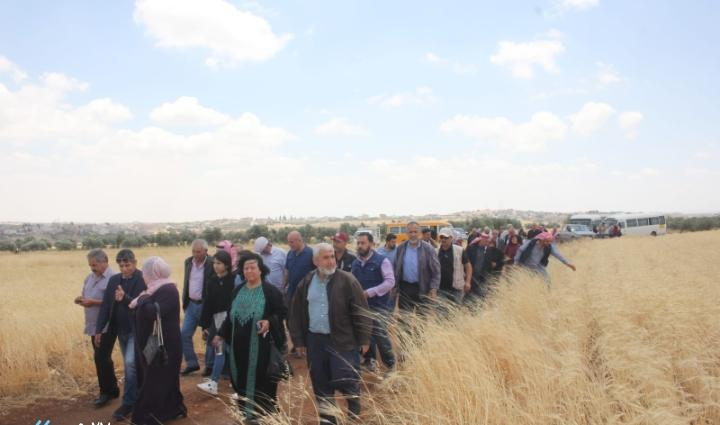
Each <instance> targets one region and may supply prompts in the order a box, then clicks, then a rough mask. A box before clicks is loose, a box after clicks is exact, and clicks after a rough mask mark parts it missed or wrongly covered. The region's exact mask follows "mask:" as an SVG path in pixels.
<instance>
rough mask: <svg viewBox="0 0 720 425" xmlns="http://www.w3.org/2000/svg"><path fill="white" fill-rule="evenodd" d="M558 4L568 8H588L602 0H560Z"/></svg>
mask: <svg viewBox="0 0 720 425" xmlns="http://www.w3.org/2000/svg"><path fill="white" fill-rule="evenodd" d="M557 3H558V6H559V7H560V8H562V9H567V10H587V9H592V8H593V7H596V6H597V5H598V4H600V0H558V2H557Z"/></svg>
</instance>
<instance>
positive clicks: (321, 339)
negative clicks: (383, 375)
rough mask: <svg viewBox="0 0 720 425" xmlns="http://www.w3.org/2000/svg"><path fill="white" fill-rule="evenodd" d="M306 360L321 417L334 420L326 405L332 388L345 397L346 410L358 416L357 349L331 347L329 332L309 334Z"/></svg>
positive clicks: (330, 400) (331, 398)
mask: <svg viewBox="0 0 720 425" xmlns="http://www.w3.org/2000/svg"><path fill="white" fill-rule="evenodd" d="M306 345H307V362H308V367H309V369H310V380H311V381H312V386H313V392H314V393H315V398H316V399H317V401H318V405H319V408H320V418H321V419H323V420H325V421H327V422H330V423H333V424H335V423H337V419H336V418H335V416H334V415H333V414H332V413H330V412H329V411H328V410H327V408H324V406H325V405H327V404H334V402H333V397H334V395H335V391H336V390H337V391H340V392H341V393H342V394H343V395H345V396H346V397H347V402H348V412H349V413H350V415H351V416H359V415H360V372H359V369H360V351H359V348H358V349H354V350H350V351H337V350H335V349H334V348H333V347H332V340H331V339H330V335H321V334H314V333H308V334H307V337H306Z"/></svg>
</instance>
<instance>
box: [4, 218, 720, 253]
mask: <svg viewBox="0 0 720 425" xmlns="http://www.w3.org/2000/svg"><path fill="white" fill-rule="evenodd" d="M508 224H512V225H513V226H515V228H517V229H519V228H520V227H521V223H520V221H519V220H517V219H513V218H508V217H473V218H468V219H466V220H464V221H453V222H451V225H452V226H453V227H460V228H463V229H465V230H467V231H470V230H472V229H483V228H485V227H489V228H491V229H503V228H504V227H505V226H506V225H508ZM540 224H542V223H540ZM555 224H556V223H546V224H545V225H546V227H548V228H550V227H553V226H554V225H555ZM667 226H668V229H669V230H671V231H678V232H696V231H702V230H712V229H720V215H715V216H707V217H672V216H669V217H668V218H667ZM362 227H366V226H365V224H364V223H360V225H359V226H357V225H354V224H351V223H342V224H340V226H339V227H325V226H312V225H310V224H306V225H304V226H284V227H279V228H270V227H268V226H266V225H262V224H261V225H253V226H250V227H249V228H248V229H246V230H237V231H223V230H222V229H220V228H219V227H209V228H206V229H203V230H202V231H200V232H195V231H192V230H188V229H185V230H180V231H175V230H171V231H162V232H157V233H154V234H147V235H141V234H134V233H125V232H120V233H117V234H108V235H94V236H87V237H85V238H83V239H82V240H74V239H58V240H54V241H53V240H48V239H46V238H35V237H33V236H27V237H24V238H17V239H4V240H0V251H11V252H21V251H44V250H48V249H51V248H54V249H56V250H58V251H70V250H74V249H86V250H87V249H93V248H140V247H144V246H164V247H167V246H184V245H189V244H190V243H192V241H193V240H195V239H197V238H202V239H205V240H206V241H208V243H210V244H213V243H216V242H218V241H221V240H224V239H227V240H231V241H233V242H234V243H246V242H249V241H252V240H254V239H257V238H259V237H260V236H265V237H267V238H269V239H270V240H271V241H275V242H277V241H280V242H281V243H282V242H284V241H286V240H287V235H288V233H290V232H291V231H293V230H297V231H298V232H300V234H301V235H302V236H303V238H304V239H305V240H306V241H308V242H310V243H312V242H315V241H319V240H323V239H326V238H329V237H332V236H333V235H334V234H335V233H336V232H338V231H339V232H345V233H347V234H349V235H353V234H354V233H355V232H356V231H357V229H358V228H362ZM378 228H379V231H380V237H384V236H385V231H386V225H385V223H382V224H380V225H379V226H378Z"/></svg>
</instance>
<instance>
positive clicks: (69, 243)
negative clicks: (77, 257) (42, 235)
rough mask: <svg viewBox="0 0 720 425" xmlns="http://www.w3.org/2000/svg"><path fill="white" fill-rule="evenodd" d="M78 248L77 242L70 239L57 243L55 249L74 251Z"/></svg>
mask: <svg viewBox="0 0 720 425" xmlns="http://www.w3.org/2000/svg"><path fill="white" fill-rule="evenodd" d="M76 247H77V244H76V243H75V241H73V240H70V239H61V240H59V241H57V242H55V249H57V250H58V251H72V250H73V249H75V248H76Z"/></svg>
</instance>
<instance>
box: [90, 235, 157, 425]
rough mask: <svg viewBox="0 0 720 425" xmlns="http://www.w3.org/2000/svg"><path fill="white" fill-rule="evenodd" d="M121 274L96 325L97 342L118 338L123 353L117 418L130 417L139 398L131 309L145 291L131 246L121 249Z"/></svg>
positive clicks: (113, 280) (110, 284)
mask: <svg viewBox="0 0 720 425" xmlns="http://www.w3.org/2000/svg"><path fill="white" fill-rule="evenodd" d="M115 262H117V265H118V267H119V268H120V273H118V274H115V275H113V276H112V277H111V278H110V280H109V281H108V285H107V289H106V290H105V295H104V296H103V301H102V305H101V306H100V313H99V315H98V321H97V325H96V327H95V344H96V345H98V346H99V345H100V344H101V343H102V340H103V338H110V339H112V345H114V344H115V339H116V338H117V339H118V341H119V342H120V353H121V354H122V357H123V371H124V375H125V383H124V387H125V388H124V391H123V401H122V405H120V407H119V408H118V409H117V410H115V412H113V414H112V417H113V419H115V420H117V421H122V420H124V419H126V418H127V417H128V416H130V414H131V413H132V410H133V406H135V401H136V400H137V397H138V385H137V370H136V367H135V314H134V311H132V310H130V307H129V305H130V301H132V300H134V299H135V298H137V297H139V296H140V293H142V291H144V290H145V281H144V280H143V277H142V272H141V271H140V270H138V269H137V259H136V258H135V253H133V252H132V251H131V250H129V249H121V250H120V251H118V253H117V255H116V256H115Z"/></svg>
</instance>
